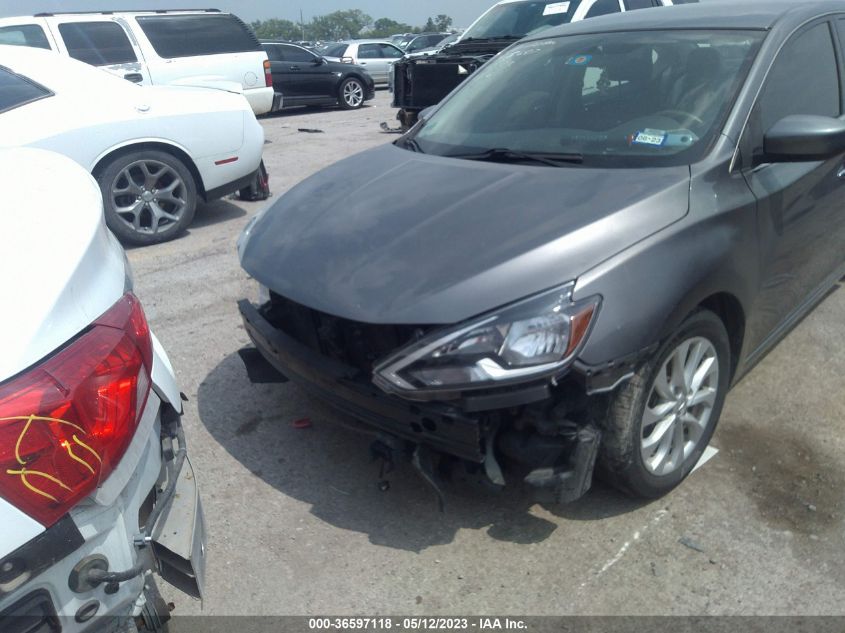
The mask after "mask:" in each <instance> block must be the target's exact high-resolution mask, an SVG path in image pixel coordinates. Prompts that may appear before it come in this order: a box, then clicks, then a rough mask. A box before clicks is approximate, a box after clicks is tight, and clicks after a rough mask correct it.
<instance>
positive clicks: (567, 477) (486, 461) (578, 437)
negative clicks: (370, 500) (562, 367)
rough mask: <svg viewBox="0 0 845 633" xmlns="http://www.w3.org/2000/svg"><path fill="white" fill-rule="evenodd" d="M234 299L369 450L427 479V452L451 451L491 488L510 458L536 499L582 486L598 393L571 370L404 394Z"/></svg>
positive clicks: (595, 434) (500, 481) (264, 346)
mask: <svg viewBox="0 0 845 633" xmlns="http://www.w3.org/2000/svg"><path fill="white" fill-rule="evenodd" d="M238 306H239V309H240V312H241V315H242V317H243V321H244V326H245V328H246V331H247V333H248V334H249V336H250V338H251V340H252V341H253V343H254V345H255V346H256V348H257V349H258V351H259V352H260V354H261V356H262V357H263V358H264V359H265V360H266V361H267V362H269V363H270V364H271V365H272V366H273V367H274V368H275V369H276V370H277V371H278V372H280V373H281V374H282V375H283V376H284V378H286V379H288V380H290V381H293V382H294V383H296V384H298V385H299V386H301V387H302V388H304V389H305V390H306V391H309V392H311V393H313V394H315V395H317V396H318V397H320V398H321V399H323V400H325V401H326V402H328V403H329V404H331V405H333V406H334V407H335V408H337V409H339V410H340V411H342V412H344V413H347V414H349V415H350V416H351V417H352V418H354V419H355V420H356V421H357V425H358V426H360V427H361V428H363V429H364V430H366V431H368V432H370V433H371V434H372V435H374V436H376V437H378V438H379V441H378V442H377V445H376V453H378V456H385V455H384V453H387V454H388V455H387V457H386V458H387V459H389V455H390V454H393V453H401V452H405V453H406V454H407V455H408V456H409V457H410V459H411V461H412V463H413V464H414V465H415V466H416V467H417V470H419V471H420V472H421V473H422V474H423V475H424V476H425V477H426V479H427V480H431V479H432V477H433V475H434V474H435V473H439V472H442V470H443V469H442V468H438V467H437V465H434V466H432V465H430V464H427V462H429V461H430V458H431V457H435V458H438V459H440V460H448V459H449V458H452V459H453V460H454V458H457V459H458V460H460V461H462V462H464V464H465V465H466V466H469V467H471V468H474V469H475V470H477V471H480V472H481V473H483V474H484V475H485V476H486V478H487V480H488V483H491V484H493V485H494V486H503V485H505V479H504V476H503V469H502V466H501V465H500V464H504V465H505V466H506V467H508V468H506V469H507V470H510V468H509V467H510V466H511V465H513V466H514V467H515V468H514V469H513V470H514V471H515V472H517V471H522V472H523V475H524V477H523V480H524V482H525V483H526V484H527V485H528V486H529V487H531V488H533V489H534V490H535V492H536V493H537V494H538V498H539V499H540V500H543V501H553V502H557V503H568V502H571V501H575V500H576V499H578V498H580V497H581V496H583V495H584V494H586V492H587V491H588V490H589V489H590V487H591V485H592V473H593V469H594V465H595V461H596V456H597V454H598V448H599V444H600V440H601V432H600V431H599V429H598V427H597V426H596V425H595V424H594V423H593V422H592V420H593V414H594V412H595V409H596V407H597V406H601V402H602V401H601V398H600V397H598V398H588V397H587V395H586V389H585V385H584V383H583V382H581V381H579V380H577V379H576V378H574V377H573V378H566V379H564V380H561V381H559V382H558V381H555V382H549V381H546V382H540V383H534V384H526V385H519V386H511V387H506V388H498V389H492V390H490V391H486V392H472V393H466V394H457V397H455V398H451V399H444V400H436V401H425V402H423V401H411V400H407V399H404V398H402V397H400V396H398V395H393V394H388V393H385V392H384V391H383V390H381V389H379V388H378V387H377V386H376V385H375V384H374V383H373V381H372V374H371V372H370V373H368V372H366V371H363V370H362V369H361V368H360V367H355V366H353V365H351V364H349V363H345V362H342V361H341V360H339V359H337V358H333V357H331V356H329V355H327V354H325V353H321V351H319V350H317V349H314V347H313V346H309V345H307V344H305V343H304V342H303V341H301V340H298V339H297V338H296V337H294V336H293V335H291V334H290V333H289V332H288V331H285V330H286V329H287V328H285V327H284V326H282V327H279V326H280V325H281V324H279V323H275V322H273V321H272V317H271V316H270V314H269V310H268V304H265V305H264V306H262V307H256V306H254V305H253V304H252V303H251V302H249V301H246V300H245V301H241V302H240V303H239V304H238ZM526 472H527V474H525V473H526ZM430 483H434V482H433V481H430ZM435 487H437V486H436V484H435Z"/></svg>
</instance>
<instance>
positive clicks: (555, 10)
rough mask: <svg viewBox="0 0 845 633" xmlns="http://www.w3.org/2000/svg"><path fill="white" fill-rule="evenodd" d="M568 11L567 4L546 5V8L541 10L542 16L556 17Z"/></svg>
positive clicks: (554, 3)
mask: <svg viewBox="0 0 845 633" xmlns="http://www.w3.org/2000/svg"><path fill="white" fill-rule="evenodd" d="M568 11H569V3H568V2H553V3H552V4H547V5H546V8H545V9H543V15H558V14H559V13H567V12H568Z"/></svg>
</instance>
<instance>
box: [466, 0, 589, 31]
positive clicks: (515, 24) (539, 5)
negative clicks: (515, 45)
mask: <svg viewBox="0 0 845 633" xmlns="http://www.w3.org/2000/svg"><path fill="white" fill-rule="evenodd" d="M589 2H590V0H583V2H582V0H570V2H511V3H508V4H499V5H496V6H495V7H493V8H492V9H490V10H489V11H488V12H487V13H485V14H484V15H483V16H481V17H480V18H479V19H478V21H477V22H476V23H475V24H473V25H472V26H471V27H470V28H469V30H468V31H467V32H466V33H465V34H464V36H463V38H461V39H462V41H467V40H487V39H491V40H495V39H502V38H513V39H522V38H523V37H525V36H526V35H528V34H529V33H534V32H535V31H538V30H540V29H545V28H549V27H552V26H558V25H560V24H568V23H569V22H570V21H571V20H572V16H573V15H575V12H576V11H577V10H578V7H579V6H580V5H581V4H586V3H589Z"/></svg>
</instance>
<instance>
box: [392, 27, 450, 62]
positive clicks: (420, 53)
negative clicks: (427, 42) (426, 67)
mask: <svg viewBox="0 0 845 633" xmlns="http://www.w3.org/2000/svg"><path fill="white" fill-rule="evenodd" d="M460 37H461V35H460V33H453V34H452V35H449V36H447V37H445V38H443V39H442V40H440V41H439V42H438V43H437V44H435V45H434V46H431V47H429V48H423V49H419V50H415V51H413V52H406V53H405V59H413V58H416V57H425V56H426V55H436V54H437V53H439V52H440V51H442V50H443V49H444V48H446V47H447V46H449V45H450V44H454V43H455V42H457V41H458V39H459V38H460Z"/></svg>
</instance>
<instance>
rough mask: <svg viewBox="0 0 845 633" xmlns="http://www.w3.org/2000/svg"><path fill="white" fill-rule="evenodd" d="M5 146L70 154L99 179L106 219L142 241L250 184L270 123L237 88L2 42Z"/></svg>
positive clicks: (0, 98) (0, 121)
mask: <svg viewBox="0 0 845 633" xmlns="http://www.w3.org/2000/svg"><path fill="white" fill-rule="evenodd" d="M262 54H263V53H262ZM0 146H29V147H40V148H42V149H49V150H53V151H56V152H59V153H61V154H65V155H66V156H69V157H71V158H73V159H74V160H75V161H76V162H78V163H79V164H80V165H82V166H83V167H84V168H85V169H86V170H88V171H89V172H90V173H92V174H93V175H94V177H95V178H96V179H97V181H98V183H99V184H100V188H101V190H102V194H103V201H104V205H105V217H106V223H107V224H108V226H109V228H110V229H111V230H112V231H114V233H115V234H116V235H117V236H118V238H120V239H121V240H122V241H124V242H127V243H130V244H140V245H144V244H154V243H158V242H164V241H167V240H171V239H174V238H175V237H177V236H178V235H180V234H181V233H182V232H183V231H184V230H185V229H187V228H188V226H189V225H190V223H191V221H192V220H193V218H194V214H195V211H196V207H197V203H198V202H199V201H200V200H205V201H209V200H214V199H216V198H220V197H223V196H224V195H226V194H228V193H232V192H234V191H238V190H240V189H242V188H246V187H248V186H249V185H250V184H251V182H252V180H253V177H254V176H255V174H256V173H257V172H258V169H259V166H260V164H261V155H262V152H263V149H264V130H263V128H262V127H261V125H259V123H258V122H257V121H256V120H255V115H254V114H253V113H252V110H251V109H250V107H249V104H248V103H247V102H246V100H244V98H243V97H242V96H241V95H239V94H233V93H229V92H223V91H220V90H210V89H207V88H183V87H176V86H139V85H136V84H133V83H130V82H128V81H124V80H122V79H118V78H117V77H114V76H113V75H110V74H108V73H104V72H100V71H99V70H97V69H95V68H93V67H91V66H89V65H87V64H84V63H82V62H78V61H76V60H73V59H69V58H67V57H63V56H60V55H56V54H55V53H52V52H50V51H46V50H38V49H33V48H24V47H19V46H0Z"/></svg>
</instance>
